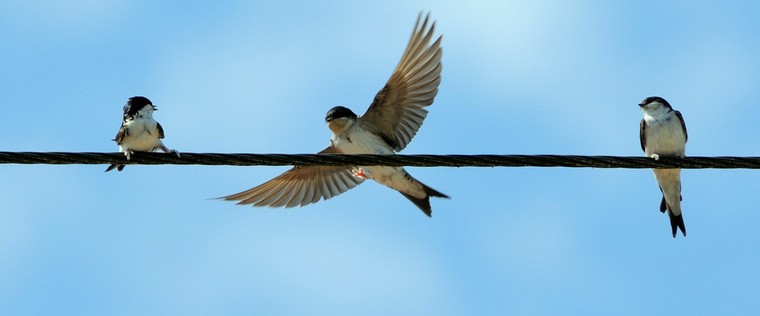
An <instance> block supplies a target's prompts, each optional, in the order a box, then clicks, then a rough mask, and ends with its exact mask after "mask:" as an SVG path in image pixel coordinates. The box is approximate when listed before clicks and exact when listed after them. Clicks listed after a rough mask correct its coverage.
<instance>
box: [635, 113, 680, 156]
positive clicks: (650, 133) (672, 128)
mask: <svg viewBox="0 0 760 316" xmlns="http://www.w3.org/2000/svg"><path fill="white" fill-rule="evenodd" d="M645 120H646V122H647V127H646V130H645V133H646V153H647V155H651V154H658V155H679V156H682V155H683V154H684V152H685V147H686V135H684V132H683V127H682V126H681V122H679V121H678V119H677V118H674V117H668V118H665V119H655V118H651V117H650V118H645Z"/></svg>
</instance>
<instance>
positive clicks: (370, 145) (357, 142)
mask: <svg viewBox="0 0 760 316" xmlns="http://www.w3.org/2000/svg"><path fill="white" fill-rule="evenodd" d="M332 143H333V145H334V146H335V147H336V148H337V149H338V150H339V151H340V152H342V153H345V154H375V155H393V154H395V152H394V151H393V148H391V147H390V146H389V145H388V144H387V143H386V142H385V140H383V139H382V138H381V137H380V136H377V135H375V134H372V133H367V132H365V131H363V130H359V129H354V130H352V131H349V132H347V133H344V134H343V135H341V136H340V137H334V136H333V139H332ZM357 167H359V168H361V169H362V170H364V172H365V173H366V174H367V176H368V177H369V178H371V179H373V180H375V181H377V182H378V183H380V184H383V185H386V186H389V187H391V188H393V189H396V190H398V191H401V192H404V193H407V194H411V195H413V196H416V197H418V198H423V197H425V192H424V191H423V188H422V185H421V184H420V183H419V182H417V181H414V180H413V179H412V178H411V177H410V176H409V175H408V174H407V172H406V170H404V168H402V167H388V166H357Z"/></svg>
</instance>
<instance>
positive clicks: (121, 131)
mask: <svg viewBox="0 0 760 316" xmlns="http://www.w3.org/2000/svg"><path fill="white" fill-rule="evenodd" d="M127 135H129V131H128V130H127V124H121V128H119V131H118V132H116V136H114V138H113V141H115V142H116V143H117V144H119V145H121V142H122V141H124V136H127Z"/></svg>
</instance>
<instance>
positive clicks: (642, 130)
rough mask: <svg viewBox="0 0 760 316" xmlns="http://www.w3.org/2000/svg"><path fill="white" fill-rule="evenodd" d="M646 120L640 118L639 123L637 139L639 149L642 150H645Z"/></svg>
mask: <svg viewBox="0 0 760 316" xmlns="http://www.w3.org/2000/svg"><path fill="white" fill-rule="evenodd" d="M646 129H647V121H645V120H644V119H641V123H639V141H641V150H643V151H644V152H646V151H647V148H646V146H647V132H646Z"/></svg>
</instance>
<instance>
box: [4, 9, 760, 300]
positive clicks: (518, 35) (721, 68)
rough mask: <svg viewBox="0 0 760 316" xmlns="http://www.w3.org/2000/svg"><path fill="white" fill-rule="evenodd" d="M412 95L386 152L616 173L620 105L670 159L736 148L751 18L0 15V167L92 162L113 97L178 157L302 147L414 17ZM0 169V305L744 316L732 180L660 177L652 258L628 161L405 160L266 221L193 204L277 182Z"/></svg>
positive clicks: (567, 12)
mask: <svg viewBox="0 0 760 316" xmlns="http://www.w3.org/2000/svg"><path fill="white" fill-rule="evenodd" d="M423 10H424V11H426V12H427V11H430V12H431V17H432V18H433V19H435V20H436V21H437V32H438V34H443V42H442V46H443V73H442V83H441V86H440V92H439V94H438V97H437V98H436V100H435V103H434V104H433V105H432V106H431V107H429V108H428V109H429V111H430V114H429V115H428V117H427V119H426V121H425V123H424V125H423V126H422V128H421V129H420V131H419V133H418V134H417V136H416V137H415V138H414V140H413V141H412V142H411V143H410V144H409V146H408V147H407V148H406V149H405V150H404V151H403V153H405V154H453V153H456V154H484V153H493V154H576V155H619V156H636V155H643V153H642V152H641V148H640V146H639V139H638V124H639V121H640V120H641V117H642V114H641V111H640V110H639V107H638V106H637V105H638V103H639V102H640V101H641V100H642V99H644V98H645V97H648V96H652V95H659V96H662V97H664V98H665V99H667V100H668V101H669V102H670V104H671V105H673V107H674V108H675V109H677V110H679V111H681V112H682V113H683V116H684V119H685V120H686V125H687V127H688V129H689V142H688V144H687V149H686V153H687V155H692V156H758V155H760V149H759V146H758V142H757V137H756V135H758V131H759V129H760V125H758V124H757V118H758V117H760V107H758V104H760V92H759V91H758V82H760V59H758V56H760V36H759V34H758V30H760V4H758V3H757V2H752V1H747V2H741V1H720V2H714V3H710V2H699V3H694V2H690V1H672V2H669V3H667V4H660V3H656V2H650V1H643V2H642V1H638V2H630V3H627V4H626V3H612V2H592V1H580V2H578V1H576V2H574V3H572V4H570V3H567V2H564V1H557V2H554V1H532V2H531V3H530V4H525V3H524V1H495V2H482V1H474V2H473V1H471V2H467V3H466V4H465V3H464V2H461V1H457V2H454V1H449V2H446V1H444V2H442V1H396V2H385V3H371V2H357V1H343V2H341V1H339V2H325V3H319V2H304V3H301V2H287V1H280V2H277V3H262V2H256V1H254V2H250V1H230V2H208V3H201V2H174V3H169V2H161V3H158V2H152V1H73V2H72V1H69V2H67V3H65V4H63V3H60V4H58V3H48V2H46V1H25V2H0V34H3V35H2V36H0V47H2V49H0V69H2V76H0V94H2V96H3V97H2V102H0V103H2V108H3V109H5V112H4V115H3V116H2V117H3V124H0V151H70V152H80V151H95V152H114V151H116V150H117V146H116V144H115V143H114V142H112V141H111V139H112V138H113V136H114V135H115V133H116V131H117V129H118V127H119V123H120V119H121V108H122V106H123V104H124V103H125V102H126V100H127V98H129V97H131V96H135V95H143V96H146V97H148V98H150V99H151V100H152V101H153V103H154V104H156V105H157V107H158V109H159V110H158V111H157V112H156V113H155V117H156V119H157V120H158V121H159V122H160V123H161V124H162V125H163V127H164V129H165V130H166V138H165V140H164V142H165V143H166V145H167V146H169V147H170V148H175V149H177V150H179V151H180V152H221V153H225V152H226V153H237V152H249V153H315V152H317V151H319V150H321V149H323V148H324V147H325V146H327V144H328V143H329V141H328V140H329V137H330V132H329V130H328V129H327V127H326V126H325V124H324V115H325V113H326V112H327V110H329V109H330V108H332V107H333V106H335V105H343V106H347V107H350V108H352V109H353V110H354V112H357V113H363V112H364V111H365V110H366V108H367V106H368V105H369V104H370V102H371V101H372V98H373V97H374V95H375V93H376V92H377V91H378V90H379V89H380V88H381V87H382V85H383V84H384V83H385V81H386V80H387V79H388V77H389V76H390V74H391V72H392V70H393V69H394V68H395V66H396V63H397V62H398V59H399V58H400V57H401V54H402V53H403V50H404V47H405V45H406V43H407V41H408V38H409V35H410V34H411V31H412V27H413V25H414V22H415V19H416V17H417V15H418V13H419V12H420V11H423ZM105 168H106V165H65V166H51V165H0V176H1V177H2V179H3V181H0V190H1V191H2V192H4V198H3V199H0V258H3V259H2V260H0V312H1V313H2V314H8V315H23V314H43V315H49V314H76V315H104V314H106V315H120V314H122V315H135V314H140V315H150V314H182V315H188V314H189V315H192V314H215V315H216V314H263V315H278V314H317V315H319V314H325V315H335V314H346V315H356V314H377V315H389V314H391V315H393V314H415V315H418V314H435V315H446V314H530V315H540V314H563V315H568V314H582V315H589V314H603V315H610V314H614V315H619V314H633V315H642V314H646V315H679V314H680V315H683V314H686V315H689V314H722V315H729V314H752V313H757V311H758V310H760V302H759V301H758V300H757V293H758V291H759V290H760V287H759V286H758V281H760V272H758V268H757V267H758V266H760V255H758V252H757V250H756V249H757V245H758V244H759V243H760V233H757V232H755V227H756V225H757V223H758V222H760V214H759V213H758V207H760V200H758V189H759V188H760V178H758V176H759V175H760V174H758V172H757V171H753V170H685V171H683V174H682V177H683V210H684V220H685V223H686V227H687V232H688V236H687V237H686V238H683V237H682V236H680V235H679V236H678V238H676V239H673V237H672V236H671V232H670V224H669V221H668V218H667V215H664V214H661V213H660V212H659V203H660V192H659V190H658V188H657V185H656V183H655V180H654V177H653V175H652V172H651V171H650V170H646V169H641V170H625V169H569V168H420V167H417V168H412V167H410V168H408V171H409V172H410V173H411V174H412V175H414V176H415V177H416V178H418V179H419V180H421V181H423V182H424V183H426V184H427V185H429V186H431V187H433V188H435V189H436V190H438V191H441V192H443V193H445V194H448V195H449V196H451V199H450V200H445V199H432V200H431V204H432V208H433V217H432V218H427V217H426V216H424V214H423V213H422V212H420V211H419V210H418V209H417V208H416V207H415V206H414V205H413V204H412V203H410V202H409V201H407V200H406V199H405V198H404V197H403V196H401V195H400V194H398V193H397V192H394V191H393V190H391V189H389V188H387V187H383V186H381V185H379V184H377V183H373V182H366V183H364V184H362V185H361V186H359V187H357V188H355V189H353V190H351V191H349V192H347V193H344V194H342V195H340V196H338V197H335V198H333V199H331V200H328V201H321V202H319V203H317V204H314V205H310V206H307V207H302V208H294V209H270V208H253V207H249V206H236V205H235V204H234V203H231V202H223V201H219V200H215V199H213V198H215V197H219V196H223V195H227V194H231V193H235V192H239V191H242V190H244V189H247V188H250V187H253V186H255V185H258V184H260V183H263V182H265V181H266V180H269V179H270V178H272V177H274V176H276V175H277V174H279V173H281V172H283V171H285V170H287V169H288V168H287V167H231V166H227V167H225V166H215V167H210V166H168V165H167V166H128V167H127V168H126V169H125V170H124V171H123V172H121V173H117V172H110V173H103V170H105Z"/></svg>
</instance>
